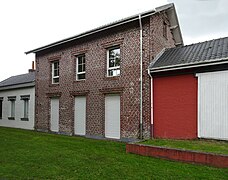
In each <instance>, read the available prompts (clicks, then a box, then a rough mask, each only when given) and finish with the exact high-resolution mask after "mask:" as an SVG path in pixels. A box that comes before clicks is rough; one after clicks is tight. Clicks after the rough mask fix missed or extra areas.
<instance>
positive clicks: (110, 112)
mask: <svg viewBox="0 0 228 180" xmlns="http://www.w3.org/2000/svg"><path fill="white" fill-rule="evenodd" d="M105 137H107V138H114V139H120V96H119V95H106V96H105Z"/></svg>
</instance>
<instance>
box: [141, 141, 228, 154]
mask: <svg viewBox="0 0 228 180" xmlns="http://www.w3.org/2000/svg"><path fill="white" fill-rule="evenodd" d="M141 144H147V145H154V146H164V147H171V148H178V149H185V150H193V151H201V152H209V153H216V154H225V155H228V142H225V141H216V140H171V139H153V140H147V141H144V142H141Z"/></svg>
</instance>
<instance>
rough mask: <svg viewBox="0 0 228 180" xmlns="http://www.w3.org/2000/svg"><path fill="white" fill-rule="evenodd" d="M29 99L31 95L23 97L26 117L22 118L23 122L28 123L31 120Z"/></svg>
mask: <svg viewBox="0 0 228 180" xmlns="http://www.w3.org/2000/svg"><path fill="white" fill-rule="evenodd" d="M29 99H30V95H25V96H21V100H23V101H24V111H23V114H24V117H23V118H21V120H22V121H28V120H29V119H28V118H29Z"/></svg>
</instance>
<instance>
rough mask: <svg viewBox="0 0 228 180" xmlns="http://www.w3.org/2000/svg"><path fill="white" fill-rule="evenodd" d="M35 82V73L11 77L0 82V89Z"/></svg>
mask: <svg viewBox="0 0 228 180" xmlns="http://www.w3.org/2000/svg"><path fill="white" fill-rule="evenodd" d="M34 81H35V72H30V73H27V74H20V75H17V76H11V77H9V78H7V79H5V80H3V81H1V82H0V88H2V87H7V86H13V85H18V84H25V83H31V82H34Z"/></svg>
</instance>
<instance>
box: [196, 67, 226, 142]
mask: <svg viewBox="0 0 228 180" xmlns="http://www.w3.org/2000/svg"><path fill="white" fill-rule="evenodd" d="M197 76H198V136H199V137H200V138H213V139H225V140H227V139H228V71H218V72H210V73H200V74H197Z"/></svg>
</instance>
